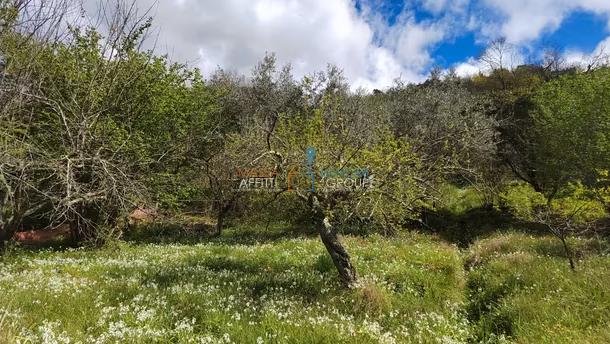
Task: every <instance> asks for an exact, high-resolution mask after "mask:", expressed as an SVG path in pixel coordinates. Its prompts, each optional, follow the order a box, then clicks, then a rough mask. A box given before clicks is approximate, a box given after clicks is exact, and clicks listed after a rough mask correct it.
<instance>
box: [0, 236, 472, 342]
mask: <svg viewBox="0 0 610 344" xmlns="http://www.w3.org/2000/svg"><path fill="white" fill-rule="evenodd" d="M346 244H347V246H348V247H349V249H350V251H351V253H352V255H353V257H354V263H355V265H356V267H357V268H358V271H359V273H360V276H361V281H362V285H361V287H359V288H356V289H354V290H344V289H342V288H341V287H340V285H339V282H338V280H337V278H336V272H335V271H334V268H333V267H332V264H331V263H330V260H329V259H328V258H327V255H326V253H325V251H324V249H323V246H322V245H321V243H319V242H318V240H317V239H315V238H311V239H307V238H302V239H290V240H280V241H277V242H274V243H264V244H261V243H259V244H248V245H243V244H237V243H223V242H213V243H206V244H197V245H128V244H120V245H118V246H116V247H114V248H113V249H104V250H71V251H64V252H50V251H44V252H37V253H28V252H23V253H21V254H18V255H16V256H13V257H9V258H7V259H5V261H4V262H3V263H2V265H1V271H2V273H0V298H1V299H2V300H11V301H10V302H9V303H8V304H7V303H3V304H2V305H0V307H1V308H2V310H1V311H0V312H1V313H0V314H4V316H5V318H6V321H5V323H6V325H5V328H7V329H8V328H10V333H12V335H13V336H15V337H14V338H16V339H20V340H21V341H22V342H28V341H29V342H32V343H38V342H44V341H45V339H47V342H52V341H51V340H50V338H55V339H56V340H57V341H58V342H60V343H62V342H66V340H65V339H68V338H69V339H70V340H71V342H72V343H74V342H83V343H84V342H116V341H119V342H128V343H129V342H164V343H174V342H187V343H188V342H193V343H199V342H204V343H206V342H214V343H216V342H218V343H220V342H222V343H226V342H235V343H259V342H265V343H280V342H281V343H371V342H374V343H377V342H383V343H406V342H434V338H436V337H437V336H439V335H440V336H446V337H447V338H452V339H454V340H455V341H457V342H463V341H464V340H465V339H466V338H467V337H468V336H469V332H468V326H467V323H466V318H465V314H464V313H463V312H462V311H461V309H463V302H464V299H463V298H464V293H463V288H464V285H465V279H464V274H463V269H462V262H461V259H460V256H459V252H458V251H457V250H456V248H455V247H453V246H449V245H446V244H444V243H441V242H438V241H436V240H434V239H431V238H429V237H425V236H423V235H409V236H405V237H402V238H399V239H391V240H390V239H383V238H381V237H375V236H374V237H370V238H367V239H360V238H347V239H346Z"/></svg>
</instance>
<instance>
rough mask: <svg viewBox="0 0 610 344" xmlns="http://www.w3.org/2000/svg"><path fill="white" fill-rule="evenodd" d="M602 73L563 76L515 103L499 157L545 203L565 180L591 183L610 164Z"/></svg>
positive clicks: (607, 87)
mask: <svg viewBox="0 0 610 344" xmlns="http://www.w3.org/2000/svg"><path fill="white" fill-rule="evenodd" d="M608 76H609V71H608V69H606V68H603V69H598V70H595V71H593V72H590V73H580V74H573V75H570V74H568V75H564V76H562V77H560V78H558V79H556V80H552V81H550V82H548V83H545V84H543V85H541V86H540V87H539V88H538V89H536V90H535V93H534V94H533V95H532V96H530V97H527V98H522V100H521V102H519V103H517V104H516V105H515V110H516V111H515V114H518V115H519V117H516V118H514V121H513V125H512V127H510V128H508V127H507V128H506V129H505V131H504V137H505V138H506V140H505V146H504V148H503V150H502V151H503V154H504V158H505V161H506V162H507V163H508V164H509V166H511V168H512V170H513V171H514V172H515V174H516V175H517V176H518V177H519V178H520V179H522V180H524V181H526V182H528V183H529V184H530V185H532V187H534V189H535V190H536V191H538V192H541V193H543V194H544V195H545V197H546V198H547V200H548V203H549V204H550V203H551V201H552V200H553V198H554V197H555V196H556V194H557V192H558V191H559V190H560V189H561V188H562V187H563V186H565V185H566V184H567V183H568V182H573V181H583V182H585V184H587V185H589V186H592V184H594V183H595V181H596V180H598V179H600V178H599V176H600V173H602V172H603V171H607V169H608V166H610V153H609V147H610V145H609V143H608V142H610V139H609V136H608V135H609V134H608V133H609V132H610V107H609V106H610V105H609V104H608V102H607V101H606V99H607V97H608V96H609V95H610V84H609V83H608ZM508 129H510V130H509V131H506V130H508Z"/></svg>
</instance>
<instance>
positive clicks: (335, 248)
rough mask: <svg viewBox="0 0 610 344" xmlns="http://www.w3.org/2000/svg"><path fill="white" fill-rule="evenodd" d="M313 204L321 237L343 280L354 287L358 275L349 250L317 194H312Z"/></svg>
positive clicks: (347, 285) (315, 220)
mask: <svg viewBox="0 0 610 344" xmlns="http://www.w3.org/2000/svg"><path fill="white" fill-rule="evenodd" d="M311 206H312V210H313V213H314V222H315V225H316V227H317V229H318V233H319V234H320V239H322V243H323V244H324V247H326V251H328V254H330V257H331V259H332V261H333V264H335V267H336V268H337V271H338V272H339V278H340V279H341V282H342V283H343V284H344V285H345V286H346V287H348V288H351V287H353V286H354V285H355V284H356V282H357V280H358V277H357V275H356V269H355V268H354V266H353V265H352V262H351V259H350V256H349V254H348V253H347V250H346V249H345V247H344V246H343V244H342V243H341V241H340V240H339V237H338V235H337V232H336V231H335V230H334V228H333V227H332V225H331V223H330V220H329V218H328V216H326V215H325V214H324V210H323V209H322V207H321V206H320V204H319V202H318V200H317V198H316V197H315V196H312V202H311Z"/></svg>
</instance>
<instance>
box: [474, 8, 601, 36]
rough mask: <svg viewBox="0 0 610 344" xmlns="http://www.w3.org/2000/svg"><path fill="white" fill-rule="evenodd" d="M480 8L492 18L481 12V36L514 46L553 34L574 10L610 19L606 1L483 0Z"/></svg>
mask: <svg viewBox="0 0 610 344" xmlns="http://www.w3.org/2000/svg"><path fill="white" fill-rule="evenodd" d="M483 7H484V8H485V9H486V10H491V11H493V12H495V15H494V13H491V14H490V13H489V12H487V11H485V10H483V11H482V14H480V18H479V21H480V30H481V32H482V33H483V34H484V35H486V36H487V37H488V38H492V39H493V38H497V37H500V36H502V37H505V38H506V39H507V40H508V41H509V42H511V43H515V44H526V43H528V42H531V41H533V40H536V39H538V38H539V37H540V36H541V35H542V34H543V33H545V32H553V31H555V30H556V29H557V28H559V26H560V25H561V23H562V21H563V20H564V19H565V17H566V16H567V15H568V14H570V13H571V12H573V11H575V10H582V11H589V12H593V13H596V14H601V15H610V1H608V0H535V1H534V0H483ZM498 16H499V17H500V18H498ZM609 25H610V23H609ZM609 27H610V26H609Z"/></svg>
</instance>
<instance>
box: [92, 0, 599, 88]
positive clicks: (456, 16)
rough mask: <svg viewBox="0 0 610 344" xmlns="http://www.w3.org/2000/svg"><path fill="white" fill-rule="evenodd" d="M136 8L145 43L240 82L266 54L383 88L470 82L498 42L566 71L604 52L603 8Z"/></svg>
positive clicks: (426, 0)
mask: <svg viewBox="0 0 610 344" xmlns="http://www.w3.org/2000/svg"><path fill="white" fill-rule="evenodd" d="M136 1H137V2H138V6H139V8H140V9H141V10H142V11H143V10H145V9H149V8H150V9H151V14H152V15H153V16H154V17H155V21H154V28H155V29H154V34H153V39H151V40H150V41H149V43H148V44H153V43H154V47H155V50H156V52H157V53H160V54H165V53H167V54H168V55H169V57H170V58H171V59H172V60H174V61H178V62H187V63H188V64H189V65H191V66H193V67H199V68H201V69H202V71H203V72H204V74H205V75H210V74H211V73H213V72H214V71H215V70H216V69H217V68H218V67H222V68H224V69H227V70H231V71H235V72H239V73H244V74H248V73H250V71H251V70H252V67H253V66H254V65H255V64H256V63H257V61H259V60H260V59H261V58H262V57H263V56H264V55H265V54H266V53H271V52H273V53H275V54H276V56H277V59H278V61H279V62H280V63H281V64H285V63H290V64H291V65H292V67H293V71H294V74H295V76H296V77H302V76H303V75H306V74H309V73H312V72H314V71H319V70H324V69H325V68H326V66H327V64H329V63H330V64H335V65H337V66H339V67H340V68H342V69H343V71H344V74H345V76H346V77H347V78H348V80H349V81H350V83H351V84H352V85H353V87H363V88H366V89H373V88H379V89H383V88H386V87H389V86H391V85H392V83H393V82H394V80H396V79H397V78H400V79H402V80H403V81H407V82H421V81H423V80H425V78H426V77H427V76H428V75H429V72H430V70H431V69H432V68H435V67H440V68H443V69H445V70H449V69H453V70H455V71H456V72H457V73H458V74H459V75H462V76H466V75H472V74H474V73H477V72H478V71H479V70H482V69H484V66H483V65H481V64H480V63H479V62H478V60H477V58H478V56H480V54H481V53H482V52H484V51H485V47H486V46H487V44H488V43H489V42H490V41H493V40H496V39H499V38H504V39H505V40H506V42H508V43H509V44H511V45H512V46H514V48H515V52H516V53H515V56H514V57H513V58H514V59H515V64H519V63H523V62H529V61H537V60H539V59H541V58H542V56H543V51H544V50H545V49H547V48H553V49H555V50H558V51H559V52H560V53H561V54H562V56H563V57H564V59H565V60H566V62H567V63H571V64H577V63H586V62H587V61H588V60H590V59H592V58H593V57H594V56H597V55H599V54H600V53H601V52H604V51H606V50H607V51H608V52H609V53H610V0H454V1H451V0H407V1H404V0H403V1H400V0H386V1H382V0H136ZM97 3H98V1H95V0H86V5H85V6H87V7H88V10H91V11H93V9H94V8H95V7H96V4H97ZM606 47H607V48H608V49H606Z"/></svg>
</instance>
